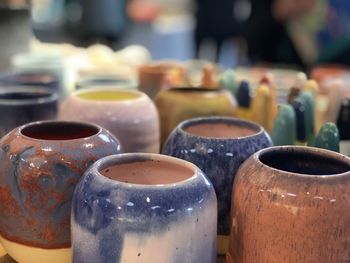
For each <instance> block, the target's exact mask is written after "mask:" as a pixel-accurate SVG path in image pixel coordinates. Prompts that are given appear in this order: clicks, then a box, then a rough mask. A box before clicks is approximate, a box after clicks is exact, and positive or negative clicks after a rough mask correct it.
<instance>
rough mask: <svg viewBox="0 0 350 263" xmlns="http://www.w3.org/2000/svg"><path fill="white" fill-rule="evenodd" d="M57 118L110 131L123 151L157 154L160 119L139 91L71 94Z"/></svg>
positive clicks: (91, 90)
mask: <svg viewBox="0 0 350 263" xmlns="http://www.w3.org/2000/svg"><path fill="white" fill-rule="evenodd" d="M59 119H61V120H80V121H88V122H92V123H96V124H98V125H100V126H102V127H104V128H106V129H108V130H109V131H110V132H112V133H113V134H114V135H115V136H116V137H117V138H118V140H119V141H120V143H121V145H122V149H123V151H124V152H150V153H158V152H159V119H158V112H157V109H156V107H155V106H154V104H153V102H152V101H151V100H150V99H149V98H148V97H147V95H145V94H144V93H142V92H139V91H132V90H116V89H110V88H91V89H84V90H80V91H77V92H74V93H73V94H72V95H71V96H70V97H69V98H68V99H66V100H65V101H64V102H63V103H62V105H61V108H60V113H59Z"/></svg>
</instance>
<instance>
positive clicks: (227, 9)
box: [194, 0, 236, 60]
mask: <svg viewBox="0 0 350 263" xmlns="http://www.w3.org/2000/svg"><path fill="white" fill-rule="evenodd" d="M234 2H235V0H218V1H215V0H196V2H195V3H196V7H195V8H196V11H195V20H196V26H195V30H194V44H195V53H196V54H195V55H196V57H197V58H198V56H199V51H200V48H201V46H202V45H203V43H204V42H205V41H207V40H209V41H213V42H214V44H215V46H216V52H215V56H216V60H217V59H218V56H219V54H220V51H221V48H222V45H223V43H224V42H225V41H226V40H229V39H232V38H233V37H234V36H235V29H236V28H235V20H234V16H233V12H232V11H233V6H234Z"/></svg>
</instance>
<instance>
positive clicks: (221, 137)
mask: <svg viewBox="0 0 350 263" xmlns="http://www.w3.org/2000/svg"><path fill="white" fill-rule="evenodd" d="M271 145H272V142H271V139H270V137H269V135H268V134H267V133H266V132H265V130H264V129H263V128H262V127H261V126H259V125H257V124H255V123H252V122H249V121H244V120H240V119H235V118H229V117H207V118H197V119H191V120H188V121H184V122H182V123H181V124H179V125H178V126H177V128H176V129H175V130H174V131H173V132H172V133H171V134H170V136H169V137H168V139H167V141H166V142H165V145H164V147H163V153H164V154H167V155H171V156H174V157H178V158H181V159H184V160H187V161H190V162H192V163H194V164H196V165H197V166H198V167H199V168H200V169H201V170H202V171H203V172H204V173H205V174H206V175H207V176H208V178H209V179H210V181H211V182H212V183H213V185H214V188H215V191H216V195H217V198H218V228H217V229H218V244H217V247H218V249H217V250H218V254H224V253H225V252H226V251H227V248H228V235H229V227H230V223H229V221H230V208H231V192H232V185H233V180H234V178H235V174H236V172H237V170H238V168H239V166H240V165H241V164H242V163H243V162H244V161H245V160H246V159H247V158H249V157H250V156H251V155H252V154H253V153H255V152H256V151H258V150H260V149H263V148H265V147H268V146H271Z"/></svg>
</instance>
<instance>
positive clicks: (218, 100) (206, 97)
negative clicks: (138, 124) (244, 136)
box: [155, 88, 237, 144]
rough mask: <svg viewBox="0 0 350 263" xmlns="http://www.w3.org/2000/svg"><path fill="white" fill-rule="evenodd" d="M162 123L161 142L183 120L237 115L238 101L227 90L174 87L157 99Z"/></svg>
mask: <svg viewBox="0 0 350 263" xmlns="http://www.w3.org/2000/svg"><path fill="white" fill-rule="evenodd" d="M155 104H156V106H157V108H158V112H159V116H160V123H161V143H162V144H163V143H164V141H165V140H166V139H167V137H168V136H169V134H170V133H171V132H172V130H173V129H175V127H176V126H177V125H178V124H179V123H180V122H182V121H184V120H187V119H191V118H196V117H204V116H231V117H232V116H235V114H236V111H237V103H236V100H235V98H234V97H233V96H232V94H231V93H230V92H229V91H227V90H216V89H207V88H173V89H170V90H165V91H162V92H160V93H159V94H158V96H157V97H156V99H155Z"/></svg>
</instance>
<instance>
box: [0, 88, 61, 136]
mask: <svg viewBox="0 0 350 263" xmlns="http://www.w3.org/2000/svg"><path fill="white" fill-rule="evenodd" d="M57 100H58V98H57V95H56V94H55V93H52V92H49V91H47V90H45V89H39V88H33V87H31V88H29V87H28V88H17V87H8V86H7V87H6V88H5V87H3V88H2V89H0V112H1V114H0V137H2V136H4V135H5V134H7V133H8V132H9V131H11V130H12V129H14V128H16V127H18V126H20V125H23V124H26V123H28V122H33V121H39V120H49V119H55V118H56V116H57V110H58V109H57V107H58V105H57Z"/></svg>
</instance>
